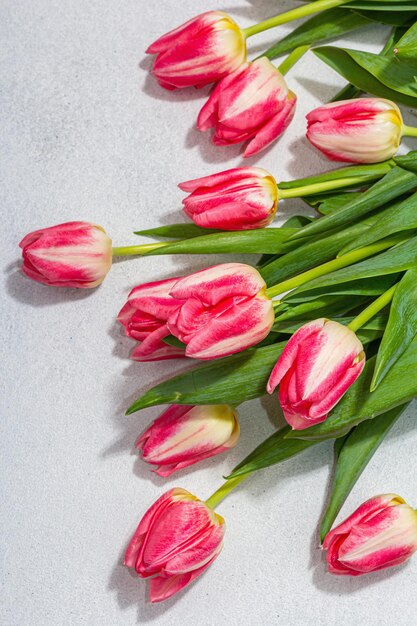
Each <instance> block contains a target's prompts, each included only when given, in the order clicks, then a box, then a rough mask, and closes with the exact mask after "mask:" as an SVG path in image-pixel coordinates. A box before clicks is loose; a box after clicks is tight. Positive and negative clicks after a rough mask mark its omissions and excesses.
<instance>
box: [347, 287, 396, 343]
mask: <svg viewBox="0 0 417 626" xmlns="http://www.w3.org/2000/svg"><path fill="white" fill-rule="evenodd" d="M396 288H397V285H393V286H392V287H391V288H390V289H388V291H386V292H385V293H383V294H382V295H381V296H379V298H377V299H376V300H374V301H373V302H372V303H371V304H370V305H369V306H367V307H366V309H364V310H363V311H362V312H361V313H359V315H357V316H356V317H355V318H354V319H353V320H352V321H351V322H349V324H348V328H350V330H353V332H354V333H356V331H357V330H359V329H360V328H362V326H363V325H364V324H366V322H369V320H370V319H372V318H373V317H375V315H376V314H377V313H379V312H380V311H382V309H383V308H385V307H386V306H387V304H389V303H390V302H391V300H392V299H393V297H394V292H395V290H396Z"/></svg>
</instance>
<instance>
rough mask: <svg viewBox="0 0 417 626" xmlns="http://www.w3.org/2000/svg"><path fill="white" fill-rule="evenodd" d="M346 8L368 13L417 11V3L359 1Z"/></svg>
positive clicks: (403, 0)
mask: <svg viewBox="0 0 417 626" xmlns="http://www.w3.org/2000/svg"><path fill="white" fill-rule="evenodd" d="M344 7H346V8H347V9H363V10H366V11H394V12H397V11H415V10H416V9H417V2H412V1H409V2H407V0H400V1H399V0H379V1H378V2H376V0H358V1H357V2H349V4H345V5H344Z"/></svg>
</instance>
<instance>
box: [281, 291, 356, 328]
mask: <svg viewBox="0 0 417 626" xmlns="http://www.w3.org/2000/svg"><path fill="white" fill-rule="evenodd" d="M367 300H368V298H363V297H356V298H346V296H345V295H333V294H329V295H327V294H326V295H318V296H317V297H316V298H314V300H307V301H305V302H300V303H299V304H293V305H291V304H290V305H288V303H287V302H283V303H282V304H281V305H280V306H279V307H278V309H276V317H275V325H274V328H276V329H277V330H280V322H285V321H288V320H293V319H301V320H302V319H303V320H306V319H312V317H313V318H316V317H335V316H336V315H342V314H345V313H347V312H348V311H351V310H352V309H354V308H356V307H358V306H361V305H363V304H364V303H365V302H366V301H367Z"/></svg>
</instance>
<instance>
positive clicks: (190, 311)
mask: <svg viewBox="0 0 417 626" xmlns="http://www.w3.org/2000/svg"><path fill="white" fill-rule="evenodd" d="M265 287H266V285H265V282H264V280H263V278H262V277H261V275H260V274H259V273H258V272H257V271H256V270H255V269H254V268H253V267H251V266H249V265H244V264H243V263H224V264H222V265H217V266H214V267H209V268H207V269H205V270H202V271H200V272H196V273H195V274H191V275H190V276H186V277H185V278H182V279H180V280H178V282H177V283H175V285H174V287H173V288H172V289H171V291H170V294H171V295H172V296H173V297H174V298H175V299H177V300H182V301H183V304H182V305H181V307H180V308H178V310H177V311H175V312H174V313H173V314H172V315H171V316H170V318H169V320H168V328H169V330H170V331H171V333H172V334H173V335H174V336H175V337H178V339H180V341H182V342H183V343H185V344H186V345H187V347H186V351H185V354H186V356H189V357H194V358H196V359H214V358H217V357H222V356H227V355H229V354H234V353H235V352H240V351H241V350H245V349H246V348H249V347H250V346H253V345H255V344H257V343H259V342H260V341H262V339H264V338H265V337H266V336H267V335H268V333H269V331H270V330H271V327H272V325H273V323H274V309H273V306H272V301H271V300H270V299H269V298H268V297H267V296H266V294H265Z"/></svg>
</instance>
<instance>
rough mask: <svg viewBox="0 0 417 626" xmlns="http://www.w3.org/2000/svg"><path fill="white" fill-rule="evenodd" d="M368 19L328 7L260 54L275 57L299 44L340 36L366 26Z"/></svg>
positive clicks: (269, 57) (309, 43)
mask: <svg viewBox="0 0 417 626" xmlns="http://www.w3.org/2000/svg"><path fill="white" fill-rule="evenodd" d="M369 22H370V19H369V18H368V17H366V16H364V15H359V14H358V13H354V12H352V11H346V10H345V9H342V10H340V9H338V8H336V9H329V10H328V11H323V12H322V13H319V14H318V15H314V16H313V17H311V18H310V19H309V20H307V21H306V22H304V24H302V25H301V26H298V28H295V29H294V30H293V31H292V32H291V33H289V34H288V35H287V36H286V37H284V38H283V39H281V40H280V41H278V42H277V43H276V44H274V45H273V46H271V47H270V48H268V50H267V51H266V52H264V53H263V54H262V56H266V57H267V58H268V59H275V58H276V57H278V56H280V55H281V54H285V53H287V52H291V51H292V50H294V49H295V48H298V47H299V46H305V45H311V44H315V43H317V42H318V41H323V40H326V39H331V38H333V37H340V35H344V34H345V33H347V32H349V31H352V30H355V29H356V28H360V27H362V26H366V25H367V24H369Z"/></svg>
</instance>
